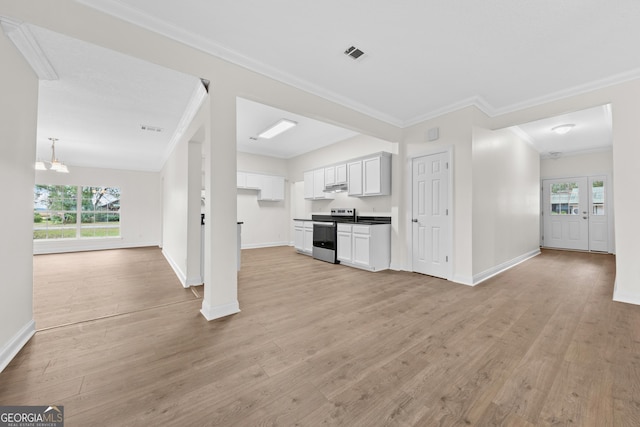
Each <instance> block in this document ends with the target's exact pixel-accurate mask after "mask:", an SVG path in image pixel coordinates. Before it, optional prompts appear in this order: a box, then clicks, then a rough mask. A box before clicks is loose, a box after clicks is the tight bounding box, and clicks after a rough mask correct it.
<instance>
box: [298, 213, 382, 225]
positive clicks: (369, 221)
mask: <svg viewBox="0 0 640 427" xmlns="http://www.w3.org/2000/svg"><path fill="white" fill-rule="evenodd" d="M293 220H294V221H315V222H337V223H340V224H362V225H378V224H391V217H390V216H358V217H356V220H355V221H349V220H348V219H344V220H340V219H337V220H336V218H335V217H332V216H331V215H314V218H313V219H306V218H305V219H302V218H294V219H293Z"/></svg>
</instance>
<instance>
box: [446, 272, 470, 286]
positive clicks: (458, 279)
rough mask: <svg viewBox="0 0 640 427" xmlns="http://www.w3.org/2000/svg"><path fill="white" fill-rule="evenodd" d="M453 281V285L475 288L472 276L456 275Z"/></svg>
mask: <svg viewBox="0 0 640 427" xmlns="http://www.w3.org/2000/svg"><path fill="white" fill-rule="evenodd" d="M451 281H452V282H453V283H457V284H459V285H465V286H475V285H474V284H473V277H470V276H463V275H461V274H456V275H455V276H453V278H452V279H451Z"/></svg>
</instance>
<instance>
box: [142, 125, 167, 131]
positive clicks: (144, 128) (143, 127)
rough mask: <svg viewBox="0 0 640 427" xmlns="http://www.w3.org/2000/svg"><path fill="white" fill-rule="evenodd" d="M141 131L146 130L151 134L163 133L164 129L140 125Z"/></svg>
mask: <svg viewBox="0 0 640 427" xmlns="http://www.w3.org/2000/svg"><path fill="white" fill-rule="evenodd" d="M140 129H142V130H146V131H149V132H162V128H160V127H158V126H149V125H140Z"/></svg>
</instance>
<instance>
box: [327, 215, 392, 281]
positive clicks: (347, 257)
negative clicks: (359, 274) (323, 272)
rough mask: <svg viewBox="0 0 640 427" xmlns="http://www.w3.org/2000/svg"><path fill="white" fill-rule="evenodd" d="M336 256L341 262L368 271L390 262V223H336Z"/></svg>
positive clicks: (382, 267)
mask: <svg viewBox="0 0 640 427" xmlns="http://www.w3.org/2000/svg"><path fill="white" fill-rule="evenodd" d="M337 246H338V248H337V250H338V252H337V257H338V260H340V262H341V263H342V264H345V265H349V266H352V267H358V268H362V269H364V270H369V271H379V270H386V269H388V268H389V265H390V263H391V225H390V224H375V225H359V224H338V242H337Z"/></svg>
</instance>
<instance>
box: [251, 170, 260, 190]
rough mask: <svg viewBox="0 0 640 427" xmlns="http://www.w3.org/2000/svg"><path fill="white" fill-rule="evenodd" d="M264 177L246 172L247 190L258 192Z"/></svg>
mask: <svg viewBox="0 0 640 427" xmlns="http://www.w3.org/2000/svg"><path fill="white" fill-rule="evenodd" d="M263 177H264V175H260V174H257V173H251V172H247V188H250V189H253V190H260V189H261V188H262V183H263V181H264V178H263Z"/></svg>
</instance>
